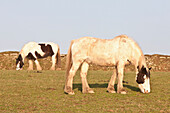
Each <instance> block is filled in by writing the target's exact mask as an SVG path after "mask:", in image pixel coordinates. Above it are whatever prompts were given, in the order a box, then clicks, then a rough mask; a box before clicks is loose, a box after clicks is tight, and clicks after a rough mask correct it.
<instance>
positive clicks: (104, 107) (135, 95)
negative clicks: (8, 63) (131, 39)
mask: <svg viewBox="0 0 170 113" xmlns="http://www.w3.org/2000/svg"><path fill="white" fill-rule="evenodd" d="M111 74H112V71H89V73H88V77H87V78H88V82H89V85H90V86H91V88H92V89H94V91H95V93H94V94H82V92H81V80H80V76H79V72H78V73H77V74H76V76H75V78H74V85H73V86H74V92H75V95H73V96H71V95H67V94H64V91H63V87H64V82H65V72H64V71H41V72H37V71H25V70H23V71H14V70H13V71H2V70H1V71H0V112H1V113H9V112H41V113H42V112H44V113H47V112H50V113H52V112H68V113H75V112H91V113H94V112H100V113H102V112H103V113H104V112H170V107H169V105H170V103H169V102H170V98H169V97H170V92H169V85H170V82H169V79H170V72H152V75H151V93H150V94H142V93H140V90H139V88H138V86H137V84H136V82H135V73H133V72H128V73H125V76H124V80H125V81H127V82H128V84H124V87H125V89H126V90H127V91H128V94H126V95H121V94H110V93H107V92H106V88H107V85H108V81H109V79H110V77H111Z"/></svg>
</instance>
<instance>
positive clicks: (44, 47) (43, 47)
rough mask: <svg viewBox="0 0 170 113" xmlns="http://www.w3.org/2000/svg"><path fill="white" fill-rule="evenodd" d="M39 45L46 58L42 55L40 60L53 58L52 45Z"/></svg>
mask: <svg viewBox="0 0 170 113" xmlns="http://www.w3.org/2000/svg"><path fill="white" fill-rule="evenodd" d="M38 45H40V46H41V50H42V51H43V52H44V53H45V55H44V56H41V55H40V56H41V57H40V58H44V57H47V56H53V55H54V52H53V49H52V47H51V45H50V44H47V45H45V44H38ZM38 56H39V55H38Z"/></svg>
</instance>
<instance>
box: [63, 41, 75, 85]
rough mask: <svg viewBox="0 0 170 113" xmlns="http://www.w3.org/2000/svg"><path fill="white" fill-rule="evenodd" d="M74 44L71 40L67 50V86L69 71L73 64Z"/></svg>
mask: <svg viewBox="0 0 170 113" xmlns="http://www.w3.org/2000/svg"><path fill="white" fill-rule="evenodd" d="M72 45H73V41H71V44H70V47H69V49H68V52H67V58H66V83H65V88H66V87H67V81H68V76H69V71H70V69H71V66H72V50H71V48H72Z"/></svg>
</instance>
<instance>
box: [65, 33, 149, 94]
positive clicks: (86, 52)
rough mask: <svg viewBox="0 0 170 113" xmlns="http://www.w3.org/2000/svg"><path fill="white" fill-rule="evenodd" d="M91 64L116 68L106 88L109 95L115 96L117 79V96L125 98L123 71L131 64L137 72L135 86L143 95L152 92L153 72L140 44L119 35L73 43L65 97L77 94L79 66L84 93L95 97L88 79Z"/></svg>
mask: <svg viewBox="0 0 170 113" xmlns="http://www.w3.org/2000/svg"><path fill="white" fill-rule="evenodd" d="M91 63H92V64H97V65H101V66H115V69H114V70H113V75H112V77H111V79H110V82H109V84H108V88H107V91H108V92H110V93H116V91H115V89H114V84H115V80H116V77H118V85H117V93H121V94H126V91H125V90H124V88H123V83H122V81H123V74H124V67H125V65H126V64H129V63H131V64H133V65H134V66H135V68H136V82H137V83H138V84H139V88H140V90H141V92H143V93H149V92H150V71H149V70H150V69H148V68H147V66H146V62H145V57H144V55H143V52H142V50H141V49H140V47H139V46H138V44H137V43H136V42H135V41H133V40H132V39H131V38H128V37H127V36H126V35H120V36H117V37H115V38H113V39H98V38H93V37H83V38H80V39H76V40H73V41H72V42H71V44H70V47H69V50H68V54H67V62H66V83H65V88H64V91H65V93H68V94H74V92H73V90H72V88H73V77H74V75H75V73H76V71H77V70H78V69H79V67H80V66H81V72H80V76H81V81H82V92H83V93H94V91H93V90H92V89H91V88H90V87H89V85H88V83H87V78H86V76H87V71H88V68H89V64H91Z"/></svg>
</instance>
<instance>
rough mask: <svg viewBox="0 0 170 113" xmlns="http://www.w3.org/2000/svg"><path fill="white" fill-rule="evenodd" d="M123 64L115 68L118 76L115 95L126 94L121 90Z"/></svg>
mask: <svg viewBox="0 0 170 113" xmlns="http://www.w3.org/2000/svg"><path fill="white" fill-rule="evenodd" d="M124 67H125V66H124V63H119V64H118V66H117V72H118V73H117V74H118V85H117V93H120V94H126V91H125V89H124V88H123V74H124Z"/></svg>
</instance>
